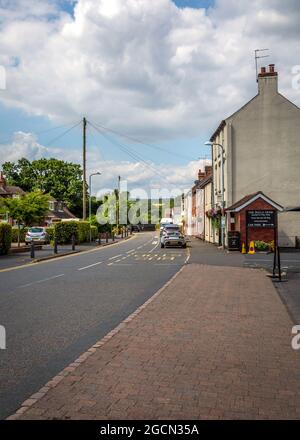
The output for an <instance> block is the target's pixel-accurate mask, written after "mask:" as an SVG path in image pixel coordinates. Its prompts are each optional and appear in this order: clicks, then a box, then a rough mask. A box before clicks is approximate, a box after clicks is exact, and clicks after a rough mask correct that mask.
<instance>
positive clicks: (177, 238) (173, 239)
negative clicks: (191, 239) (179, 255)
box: [160, 224, 186, 248]
mask: <svg viewBox="0 0 300 440" xmlns="http://www.w3.org/2000/svg"><path fill="white" fill-rule="evenodd" d="M167 246H179V247H182V248H186V239H185V236H184V235H183V234H182V233H181V231H180V227H179V226H178V225H172V224H170V225H166V226H165V227H164V228H163V230H162V231H161V236H160V247H161V248H164V247H167Z"/></svg>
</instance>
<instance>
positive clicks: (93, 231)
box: [91, 226, 98, 240]
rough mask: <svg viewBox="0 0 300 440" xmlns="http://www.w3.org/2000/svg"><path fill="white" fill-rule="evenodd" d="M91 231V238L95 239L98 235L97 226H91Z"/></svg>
mask: <svg viewBox="0 0 300 440" xmlns="http://www.w3.org/2000/svg"><path fill="white" fill-rule="evenodd" d="M91 231H92V240H96V238H97V237H98V228H97V226H91Z"/></svg>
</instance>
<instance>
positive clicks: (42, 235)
mask: <svg viewBox="0 0 300 440" xmlns="http://www.w3.org/2000/svg"><path fill="white" fill-rule="evenodd" d="M32 242H35V243H40V244H48V243H50V237H49V234H48V233H47V229H46V228H44V227H42V226H34V227H32V228H29V229H28V232H27V233H26V236H25V243H26V244H30V243H32Z"/></svg>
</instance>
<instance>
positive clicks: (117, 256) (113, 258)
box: [109, 254, 123, 261]
mask: <svg viewBox="0 0 300 440" xmlns="http://www.w3.org/2000/svg"><path fill="white" fill-rule="evenodd" d="M122 256H123V254H120V255H116V256H115V257H110V258H109V261H110V260H115V259H116V258H119V257H122Z"/></svg>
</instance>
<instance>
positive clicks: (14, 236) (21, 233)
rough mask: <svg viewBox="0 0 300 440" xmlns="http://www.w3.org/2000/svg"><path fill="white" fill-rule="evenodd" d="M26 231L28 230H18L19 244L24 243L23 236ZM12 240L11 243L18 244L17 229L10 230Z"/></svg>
mask: <svg viewBox="0 0 300 440" xmlns="http://www.w3.org/2000/svg"><path fill="white" fill-rule="evenodd" d="M27 231H28V228H20V243H24V241H25V235H26V233H27ZM11 232H12V239H11V241H12V242H13V243H18V228H15V227H13V228H12V230H11Z"/></svg>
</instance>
